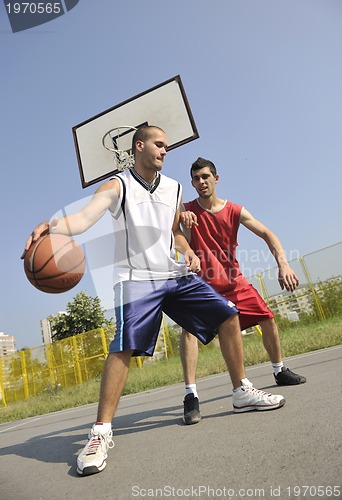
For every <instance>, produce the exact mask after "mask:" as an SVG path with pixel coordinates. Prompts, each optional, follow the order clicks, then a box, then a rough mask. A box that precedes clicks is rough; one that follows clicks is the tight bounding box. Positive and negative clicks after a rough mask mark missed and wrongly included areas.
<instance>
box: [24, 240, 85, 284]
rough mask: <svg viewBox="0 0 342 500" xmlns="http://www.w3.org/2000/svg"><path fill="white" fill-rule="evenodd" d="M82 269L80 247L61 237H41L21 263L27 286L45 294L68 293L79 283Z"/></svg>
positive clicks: (82, 261) (83, 264)
mask: <svg viewBox="0 0 342 500" xmlns="http://www.w3.org/2000/svg"><path fill="white" fill-rule="evenodd" d="M85 267H86V261H85V257H84V253H83V250H82V247H81V246H80V245H79V244H78V243H76V241H74V240H73V239H72V238H70V237H69V236H64V235H62V234H46V235H44V236H41V237H40V238H38V240H37V241H35V242H34V243H33V244H32V245H31V246H30V248H29V249H28V251H27V252H26V255H25V259H24V269H25V273H26V276H27V278H28V280H29V282H30V283H31V284H32V285H33V286H35V287H36V288H38V290H41V291H42V292H46V293H62V292H67V291H68V290H71V288H73V287H74V286H76V285H77V283H79V282H80V280H81V279H82V277H83V274H84V271H85Z"/></svg>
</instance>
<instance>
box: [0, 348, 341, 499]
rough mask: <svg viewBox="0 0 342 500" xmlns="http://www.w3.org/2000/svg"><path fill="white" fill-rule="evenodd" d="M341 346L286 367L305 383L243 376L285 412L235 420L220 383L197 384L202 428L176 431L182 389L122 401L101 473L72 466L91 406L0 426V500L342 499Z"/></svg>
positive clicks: (255, 371) (264, 367)
mask: <svg viewBox="0 0 342 500" xmlns="http://www.w3.org/2000/svg"><path fill="white" fill-rule="evenodd" d="M341 358H342V346H336V347H332V348H329V349H324V350H320V351H315V352H311V353H307V354H303V355H299V356H295V357H291V358H288V359H286V360H285V361H286V366H288V367H289V368H291V369H293V370H294V371H297V372H298V373H301V374H303V375H305V376H306V377H307V379H308V381H307V383H306V384H304V385H301V386H295V387H281V388H280V387H277V386H275V385H274V381H273V377H272V373H271V369H270V364H269V363H264V364H261V365H256V366H253V367H248V368H247V370H246V372H247V376H248V377H249V378H250V380H252V382H253V384H254V385H255V387H258V388H260V389H264V390H267V391H270V392H273V393H278V394H279V393H280V394H282V395H284V397H285V398H286V404H285V406H284V407H283V408H281V409H278V410H275V411H269V412H248V413H244V414H234V413H233V411H232V402H231V390H232V387H231V383H230V379H229V376H228V374H226V373H224V374H219V375H214V376H211V377H206V378H203V379H199V380H198V389H199V397H200V401H201V413H202V421H201V422H200V423H199V424H197V425H193V426H185V425H184V424H183V423H182V400H183V397H184V389H183V384H177V385H173V386H169V387H164V388H161V389H155V390H153V391H148V392H144V393H139V394H136V395H131V396H125V397H123V398H122V399H121V402H120V406H119V408H118V411H117V414H116V416H115V418H114V420H113V428H114V441H115V448H114V449H112V450H109V457H108V460H107V468H106V469H105V470H104V471H103V472H102V473H100V474H96V475H94V476H89V477H79V476H78V475H77V473H76V469H75V463H76V457H77V455H78V453H79V451H80V450H81V449H82V447H83V446H84V444H85V443H86V436H87V433H88V431H89V428H90V427H91V425H92V423H93V421H94V418H95V415H96V408H97V405H96V404H91V405H87V406H82V407H78V408H73V409H70V410H64V411H61V412H56V413H52V414H48V415H42V416H40V417H35V418H30V419H25V420H20V421H15V422H10V423H6V424H2V425H0V463H1V468H0V471H1V472H0V497H1V499H2V500H12V499H13V500H14V499H15V500H24V499H25V500H60V499H64V498H65V499H72V500H73V499H82V500H90V499H94V498H96V499H115V500H116V499H118V500H119V499H123V500H124V499H131V498H202V499H209V498H215V499H216V498H235V499H239V498H265V499H272V500H273V499H274V498H284V499H286V498H287V499H290V498H291V499H293V498H341V497H342V495H341V493H339V491H340V492H341V491H342V488H341V478H342V459H341V457H342V446H341V444H342V432H341V431H342V425H341V410H342V402H341V386H342V363H341V361H342V359H341Z"/></svg>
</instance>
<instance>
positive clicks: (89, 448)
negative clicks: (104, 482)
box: [77, 424, 114, 476]
mask: <svg viewBox="0 0 342 500" xmlns="http://www.w3.org/2000/svg"><path fill="white" fill-rule="evenodd" d="M94 428H95V424H94V425H93V427H92V428H91V431H90V432H89V435H88V439H89V441H88V443H87V445H86V446H85V448H84V449H83V450H82V451H81V453H80V454H79V456H78V458H77V472H78V473H79V474H80V475H81V476H90V474H96V473H97V472H101V471H102V470H103V469H104V468H105V467H106V465H107V463H106V458H107V456H108V455H107V451H108V449H109V448H114V441H113V439H112V438H113V432H112V431H109V432H108V433H107V434H101V433H100V432H98V431H95V430H94Z"/></svg>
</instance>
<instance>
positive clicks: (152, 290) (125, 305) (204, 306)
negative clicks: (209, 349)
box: [109, 274, 238, 356]
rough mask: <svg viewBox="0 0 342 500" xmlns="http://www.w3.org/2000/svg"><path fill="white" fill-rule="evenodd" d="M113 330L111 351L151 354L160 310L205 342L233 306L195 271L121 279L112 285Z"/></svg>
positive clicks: (234, 309)
mask: <svg viewBox="0 0 342 500" xmlns="http://www.w3.org/2000/svg"><path fill="white" fill-rule="evenodd" d="M114 301H115V316H116V332H115V336H114V339H113V341H112V342H111V344H110V348H109V351H110V352H122V351H128V350H133V356H152V355H153V352H154V348H155V344H156V341H157V337H158V334H159V330H160V326H161V321H162V313H163V312H164V313H165V314H167V316H169V317H170V318H171V319H172V320H173V321H174V322H175V323H176V324H178V325H180V326H181V327H183V328H185V329H186V330H187V331H189V332H191V333H192V334H193V335H195V336H196V337H197V338H198V339H199V340H200V341H201V342H202V343H203V344H208V343H209V342H210V341H211V340H212V339H213V338H214V337H215V335H216V334H217V332H218V327H219V325H220V324H221V323H223V322H224V321H225V320H226V319H228V318H229V317H230V316H233V315H234V314H238V309H237V308H236V307H235V305H234V304H233V303H232V302H230V301H229V300H227V299H226V298H224V297H222V295H220V294H219V293H218V292H216V291H215V290H214V289H213V288H212V287H211V286H210V285H208V284H207V283H206V282H205V281H204V280H202V278H200V277H199V276H197V275H196V274H190V275H188V276H186V277H182V278H176V279H168V280H160V281H158V280H156V281H122V282H120V283H117V284H116V285H115V286H114Z"/></svg>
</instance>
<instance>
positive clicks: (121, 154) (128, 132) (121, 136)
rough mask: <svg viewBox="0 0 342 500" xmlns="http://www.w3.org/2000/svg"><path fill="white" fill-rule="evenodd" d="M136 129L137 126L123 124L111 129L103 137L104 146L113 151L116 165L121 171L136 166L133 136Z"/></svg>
mask: <svg viewBox="0 0 342 500" xmlns="http://www.w3.org/2000/svg"><path fill="white" fill-rule="evenodd" d="M136 130H137V128H136V127H131V126H126V125H122V126H121V127H116V128H113V129H111V130H109V131H108V132H106V133H105V135H104V136H103V137H102V145H103V147H104V148H105V149H107V151H110V152H111V153H113V160H114V164H115V167H116V169H117V170H119V171H120V172H122V171H123V170H126V169H127V168H132V167H133V166H134V155H133V153H132V138H133V135H134V133H135V131H136Z"/></svg>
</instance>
